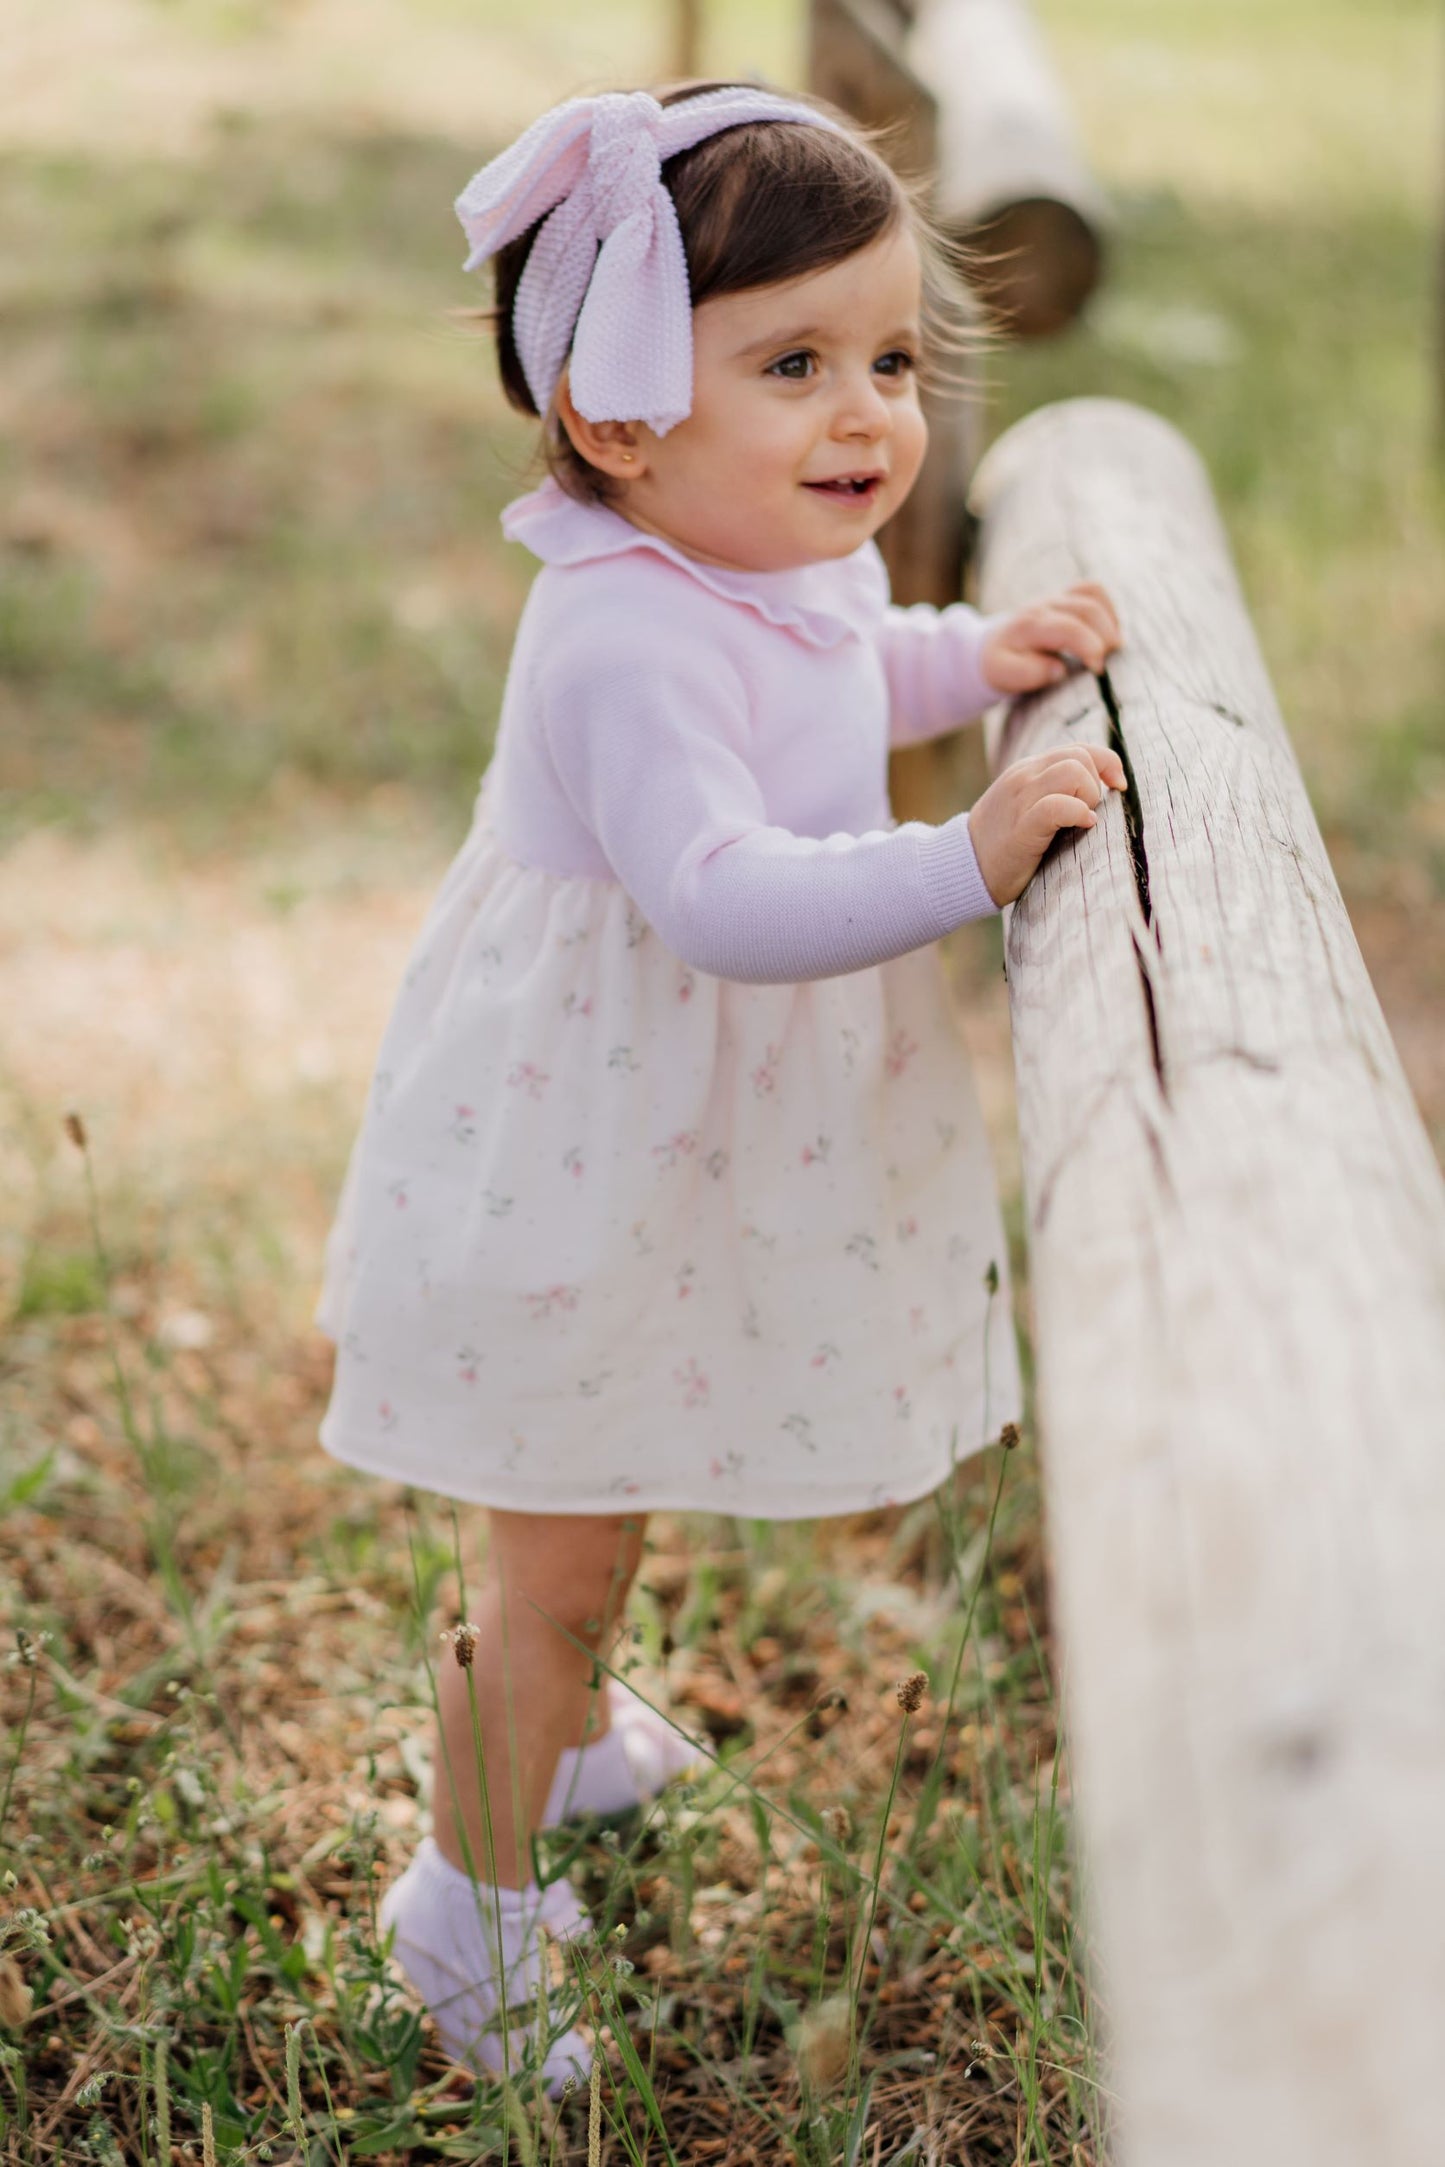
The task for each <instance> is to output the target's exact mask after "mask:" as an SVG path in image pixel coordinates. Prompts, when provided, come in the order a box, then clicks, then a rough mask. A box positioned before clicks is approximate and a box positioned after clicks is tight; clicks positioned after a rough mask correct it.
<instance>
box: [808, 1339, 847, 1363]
mask: <svg viewBox="0 0 1445 2167" xmlns="http://www.w3.org/2000/svg"><path fill="white" fill-rule="evenodd" d="M842 1359H843V1357H842V1355H841V1354H840V1353H839V1352H838V1349H837V1348H836V1347H835V1346H834V1344H833V1342H832V1340H831V1339H825V1340H824V1341H823V1342H822V1343H821V1345H819V1346H817V1347H815V1348H814V1350H813V1352H812V1354H811V1355H810V1356H809V1357H808V1367H809V1369H831V1368H832V1366H833V1364H834V1363H835V1362H841V1361H842Z"/></svg>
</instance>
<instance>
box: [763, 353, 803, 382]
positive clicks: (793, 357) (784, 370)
mask: <svg viewBox="0 0 1445 2167" xmlns="http://www.w3.org/2000/svg"><path fill="white" fill-rule="evenodd" d="M812 372H813V356H812V355H811V354H810V353H807V352H805V351H804V350H803V349H802V348H800V349H799V351H798V352H797V353H795V354H781V355H779V357H778V359H777V360H776V361H770V362H769V363H768V366H767V370H766V374H767V375H769V376H785V377H788V378H789V379H791V381H793V382H794V383H801V382H802V381H803V379H804V378H806V377H808V376H811V374H812Z"/></svg>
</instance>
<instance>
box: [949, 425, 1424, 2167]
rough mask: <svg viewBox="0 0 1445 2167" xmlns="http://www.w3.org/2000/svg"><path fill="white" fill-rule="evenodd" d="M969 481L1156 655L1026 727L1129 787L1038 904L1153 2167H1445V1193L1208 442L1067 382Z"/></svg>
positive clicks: (1045, 1239)
mask: <svg viewBox="0 0 1445 2167" xmlns="http://www.w3.org/2000/svg"><path fill="white" fill-rule="evenodd" d="M975 495H976V501H977V508H978V510H979V512H980V514H981V518H982V547H983V556H982V572H981V599H982V602H983V605H984V606H985V607H986V608H988V609H999V608H1005V607H1014V606H1016V605H1019V604H1021V603H1023V602H1025V601H1027V600H1030V599H1033V598H1035V597H1037V596H1038V595H1040V594H1042V593H1045V592H1047V591H1049V590H1051V589H1053V588H1056V587H1058V586H1060V585H1061V584H1063V583H1065V582H1067V581H1069V580H1071V579H1077V578H1081V577H1090V578H1097V579H1100V580H1103V581H1104V582H1105V583H1106V584H1107V585H1108V587H1109V588H1110V590H1111V592H1112V593H1113V595H1114V597H1115V599H1116V601H1117V604H1118V607H1119V610H1120V614H1121V617H1122V620H1123V625H1124V630H1125V636H1126V640H1127V645H1126V647H1125V649H1124V651H1123V652H1122V653H1121V654H1119V655H1118V656H1117V657H1116V658H1115V663H1114V666H1113V667H1111V669H1110V672H1109V678H1108V680H1107V683H1106V685H1105V686H1104V688H1103V689H1102V691H1101V689H1100V688H1099V687H1098V686H1096V684H1095V681H1094V680H1093V679H1091V678H1088V677H1083V678H1075V679H1072V680H1070V681H1069V682H1067V683H1066V684H1065V685H1064V686H1062V687H1061V688H1059V689H1058V690H1057V691H1055V692H1053V693H1051V694H1050V695H1048V696H1047V697H1045V698H1040V699H1036V700H1031V701H1026V702H1022V703H1019V704H1018V705H1017V706H1015V707H1014V708H1013V710H1012V711H1011V713H1009V714H1008V716H1007V718H1006V722H1001V720H1000V718H998V717H995V718H994V719H993V722H994V725H996V726H993V734H992V739H991V753H992V757H993V760H994V762H995V764H996V763H997V761H998V760H1000V759H1002V760H1004V761H1007V760H1011V759H1015V758H1018V757H1021V756H1023V755H1025V754H1027V753H1030V752H1035V751H1038V750H1040V749H1042V748H1043V747H1045V746H1047V745H1050V744H1054V743H1057V742H1059V741H1061V740H1065V739H1069V738H1075V739H1077V738H1088V739H1097V740H1108V739H1110V738H1111V737H1112V739H1113V741H1114V742H1115V743H1116V744H1117V745H1118V746H1119V749H1120V750H1121V752H1122V754H1123V756H1124V759H1125V762H1126V765H1127V767H1128V769H1129V772H1130V776H1131V788H1130V791H1129V796H1128V800H1127V803H1126V802H1124V801H1123V800H1120V799H1114V800H1113V801H1112V802H1111V803H1110V806H1109V809H1108V811H1107V813H1106V814H1105V816H1104V817H1103V819H1102V820H1101V822H1100V825H1099V826H1098V827H1097V828H1096V829H1094V830H1092V831H1089V832H1085V833H1080V834H1077V835H1074V836H1071V837H1069V838H1067V839H1065V840H1063V841H1062V842H1061V843H1060V844H1059V845H1058V846H1056V849H1055V851H1054V852H1052V853H1051V854H1050V856H1049V857H1048V858H1047V859H1046V860H1045V862H1044V864H1043V865H1042V866H1041V868H1040V870H1039V872H1038V874H1037V876H1036V878H1035V879H1034V881H1033V882H1032V884H1031V885H1030V887H1029V888H1028V889H1027V891H1026V892H1025V894H1024V895H1023V896H1022V897H1021V898H1020V900H1019V901H1018V903H1017V904H1016V905H1015V906H1014V907H1013V908H1012V910H1011V911H1010V912H1009V913H1008V914H1007V918H1006V924H1005V942H1006V957H1007V962H1006V968H1007V972H1008V981H1009V995H1010V1004H1011V1010H1012V1022H1013V1035H1014V1046H1015V1057H1016V1063H1017V1076H1018V1106H1019V1122H1020V1130H1021V1142H1022V1151H1023V1163H1024V1174H1025V1188H1026V1198H1027V1211H1028V1233H1029V1244H1030V1251H1031V1277H1032V1285H1033V1290H1034V1301H1035V1316H1036V1328H1037V1363H1038V1371H1037V1374H1038V1385H1039V1412H1040V1425H1041V1434H1042V1440H1043V1453H1044V1463H1045V1475H1046V1489H1047V1504H1048V1519H1049V1528H1050V1549H1051V1557H1052V1560H1053V1571H1054V1577H1055V1584H1056V1589H1057V1597H1058V1605H1059V1614H1060V1626H1061V1638H1062V1646H1063V1651H1064V1663H1065V1690H1066V1711H1067V1714H1068V1718H1069V1723H1070V1730H1071V1735H1072V1740H1073V1756H1074V1768H1075V1778H1076V1787H1077V1796H1078V1805H1079V1815H1080V1823H1081V1829H1082V1834H1083V1839H1084V1841H1083V1851H1084V1858H1085V1861H1086V1864H1087V1867H1088V1887H1089V1892H1090V1907H1089V1908H1090V1919H1091V1938H1092V1941H1093V1943H1094V1945H1095V1947H1096V1948H1097V1951H1098V1953H1099V1959H1100V1965H1101V1981H1102V1984H1103V1986H1104V1989H1105V1995H1106V2000H1107V2006H1108V2009H1109V2012H1110V2016H1111V2020H1112V2026H1111V2028H1112V2032H1113V2036H1114V2061H1115V2078H1116V2082H1117V2085H1118V2088H1119V2091H1120V2093H1121V2096H1122V2102H1123V2105H1122V2136H1121V2145H1120V2156H1121V2158H1122V2159H1124V2160H1125V2161H1126V2162H1128V2163H1129V2167H1221V2163H1223V2162H1225V2161H1228V2162H1229V2163H1230V2167H1254V2163H1258V2167H1265V2163H1266V2162H1267V2163H1268V2167H1375V2163H1379V2167H1387V2163H1388V2167H1439V2162H1440V2161H1441V2160H1442V2159H1445V2122H1442V2109H1441V2104H1440V2099H1439V2088H1438V2085H1437V2084H1436V2082H1435V2079H1434V2072H1435V2070H1436V2069H1437V2068H1438V2066H1439V2059H1440V2034H1441V2027H1442V2022H1445V1185H1442V1182H1441V1176H1440V1171H1439V1168H1438V1166H1437V1164H1436V1161H1435V1157H1434V1154H1433V1152H1432V1150H1431V1147H1430V1144H1429V1141H1428V1139H1427V1137H1426V1135H1425V1132H1424V1129H1423V1126H1422V1124H1421V1121H1420V1119H1419V1115H1418V1113H1417V1110H1416V1108H1415V1105H1414V1102H1413V1100H1412V1098H1411V1095H1410V1092H1409V1089H1408V1087H1407V1085H1406V1083H1405V1080H1404V1076H1403V1073H1402V1071H1401V1068H1400V1064H1399V1060H1398V1058H1397V1056H1396V1053H1395V1049H1394V1046H1393V1044H1392V1042H1391V1039H1390V1036H1389V1033H1388V1030H1387V1029H1386V1026H1385V1023H1384V1020H1383V1017H1382V1016H1381V1013H1380V1008H1379V1004H1378V1002H1377V1000H1376V997H1375V994H1374V991H1373V989H1372V987H1371V985H1370V981H1369V978H1368V976H1367V974H1366V971H1365V967H1364V964H1363V961H1362V959H1361V956H1360V952H1359V948H1358V946H1357V945H1356V942H1355V939H1354V935H1353V933H1352V931H1351V928H1350V923H1349V920H1348V917H1347V916H1346V913H1345V910H1344V906H1343V904H1342V902H1341V899H1340V894H1339V890H1338V888H1337V886H1336V883H1335V879H1334V876H1333V873H1332V871H1331V868H1330V865H1329V861H1328V859H1327V857H1326V854H1325V850H1324V847H1323V844H1322V842H1321V838H1320V834H1319V830H1318V827H1317V825H1316V822H1315V819H1314V816H1313V813H1312V812H1311V809H1310V805H1309V801H1308V798H1307V796H1306V793H1305V790H1304V786H1303V784H1302V782H1301V779H1300V774H1299V770H1298V768H1297V766H1296V763H1295V759H1294V755H1293V753H1292V751H1291V748H1290V745H1289V741H1288V739H1287V737H1286V735H1285V731H1284V727H1283V724H1282V722H1281V720H1280V716H1279V711H1278V708H1277V706H1276V704H1275V701H1274V698H1273V695H1272V693H1271V690H1270V685H1269V680H1268V677H1267V674H1266V672H1265V669H1264V666H1263V663H1262V661H1261V659H1260V655H1259V651H1258V648H1257V646H1256V643H1255V639H1254V635H1253V632H1252V630H1251V627H1250V623H1249V619H1248V616H1247V614H1246V612H1245V608H1244V605H1243V603H1242V600H1241V597H1240V593H1239V589H1238V585H1237V583H1236V580H1235V576H1234V573H1233V570H1232V568H1231V564H1230V559H1229V555H1228V550H1227V546H1226V544H1225V541H1224V539H1223V535H1222V531H1221V528H1220V524H1219V521H1218V518H1217V515H1216V513H1215V510H1214V506H1213V502H1212V498H1211V495H1210V491H1209V486H1208V483H1207V481H1206V479H1205V477H1204V474H1203V472H1202V469H1201V468H1200V466H1199V464H1198V462H1197V460H1196V459H1195V457H1194V455H1193V453H1192V452H1191V451H1190V450H1189V449H1188V447H1187V446H1186V445H1185V444H1184V443H1183V442H1182V441H1181V439H1180V438H1179V437H1178V436H1177V435H1176V434H1175V433H1174V432H1173V431H1172V430H1171V429H1170V428H1169V427H1168V426H1167V425H1166V424H1165V423H1163V422H1162V421H1160V420H1158V419H1157V418H1156V417H1154V416H1152V415H1149V414H1146V413H1143V412H1142V411H1140V410H1139V409H1137V408H1132V407H1129V406H1126V405H1123V404H1120V403H1116V402H1113V401H1109V400H1079V401H1073V402H1069V403H1067V404H1064V405H1061V406H1056V407H1051V408H1046V409H1044V410H1042V411H1040V412H1038V413H1036V414H1034V415H1032V416H1030V417H1029V418H1028V419H1027V420H1026V421H1024V422H1022V423H1021V424H1019V425H1018V426H1017V427H1016V428H1014V429H1012V430H1011V431H1010V432H1009V433H1008V434H1007V435H1006V436H1005V437H1003V438H1002V439H1001V440H1000V441H999V442H998V443H997V444H996V445H995V446H994V447H993V448H992V450H991V451H990V452H989V453H988V455H987V457H986V458H985V460H984V462H983V465H982V467H981V469H980V471H979V474H978V476H977V481H976V488H975Z"/></svg>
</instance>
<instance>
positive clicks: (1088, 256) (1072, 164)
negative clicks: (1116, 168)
mask: <svg viewBox="0 0 1445 2167" xmlns="http://www.w3.org/2000/svg"><path fill="white" fill-rule="evenodd" d="M905 51H906V53H907V57H908V61H909V64H910V65H911V67H912V68H913V70H914V72H915V73H916V74H917V75H918V76H919V77H920V78H921V79H922V81H923V82H925V83H926V84H927V85H928V87H929V89H930V90H931V91H932V93H933V95H934V98H935V99H936V101H937V104H938V115H939V118H938V182H937V189H936V208H937V211H938V216H939V218H940V220H941V221H942V223H943V225H944V226H945V227H946V228H947V229H948V230H949V231H950V232H951V233H954V234H956V235H957V237H958V239H959V240H960V241H962V242H964V243H965V244H966V245H967V246H968V247H969V248H970V249H972V250H974V251H976V252H977V257H978V261H977V266H976V268H975V270H974V271H973V273H972V274H971V276H972V278H973V283H974V285H975V286H976V287H977V289H978V291H979V292H980V294H981V295H982V297H983V299H984V301H985V303H986V305H987V307H988V309H989V312H990V314H991V315H992V316H993V317H994V318H995V320H996V321H998V322H999V323H1001V324H1003V325H1004V326H1005V327H1006V328H1007V329H1008V330H1010V331H1012V332H1014V333H1015V334H1016V335H1017V336H1019V337H1021V338H1037V337H1040V336H1043V335H1045V334H1047V333H1049V332H1053V331H1059V330H1062V328H1063V327H1064V325H1065V324H1068V323H1070V322H1072V320H1073V318H1074V317H1075V316H1076V315H1077V314H1078V312H1079V310H1080V309H1081V308H1082V307H1083V305H1084V303H1085V301H1086V300H1087V299H1088V297H1089V295H1090V294H1091V293H1092V292H1093V290H1094V287H1095V286H1096V284H1097V283H1098V279H1099V272H1100V267H1101V264H1102V260H1103V247H1102V240H1101V236H1102V234H1103V231H1104V228H1105V226H1106V224H1107V222H1108V209H1107V206H1106V204H1105V201H1104V197H1103V194H1102V192H1101V191H1100V189H1099V187H1098V185H1097V184H1096V182H1095V181H1094V179H1093V177H1092V175H1091V174H1090V172H1089V170H1088V167H1087V166H1086V165H1085V163H1084V159H1083V155H1082V153H1081V151H1080V150H1079V146H1078V143H1077V141H1076V139H1075V135H1074V130H1073V126H1072V123H1071V121H1070V119H1069V114H1068V109H1067V107H1066V105H1065V102H1064V97H1063V93H1062V91H1061V89H1060V87H1059V82H1058V78H1057V76H1056V75H1055V73H1054V70H1053V68H1052V66H1051V65H1050V62H1049V57H1048V53H1047V51H1046V50H1045V47H1044V42H1043V39H1042V38H1041V37H1040V35H1039V31H1038V27H1037V25H1036V23H1035V22H1034V19H1033V15H1032V13H1031V12H1030V10H1029V8H1028V6H1027V5H1026V0H922V5H921V6H920V7H919V9H918V15H917V22H916V25H915V27H914V29H913V32H912V35H911V36H910V38H909V40H908V43H907V45H906V47H905Z"/></svg>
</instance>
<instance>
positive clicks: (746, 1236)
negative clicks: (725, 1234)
mask: <svg viewBox="0 0 1445 2167" xmlns="http://www.w3.org/2000/svg"><path fill="white" fill-rule="evenodd" d="M738 1233H739V1234H740V1235H741V1236H742V1239H743V1240H744V1241H745V1242H757V1243H758V1244H759V1246H760V1247H761V1248H764V1249H776V1248H777V1246H778V1237H777V1235H776V1234H764V1233H763V1231H762V1229H761V1228H760V1227H755V1226H754V1225H753V1223H752V1221H751V1220H749V1221H748V1223H747V1225H746V1226H740V1227H739V1228H738Z"/></svg>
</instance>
